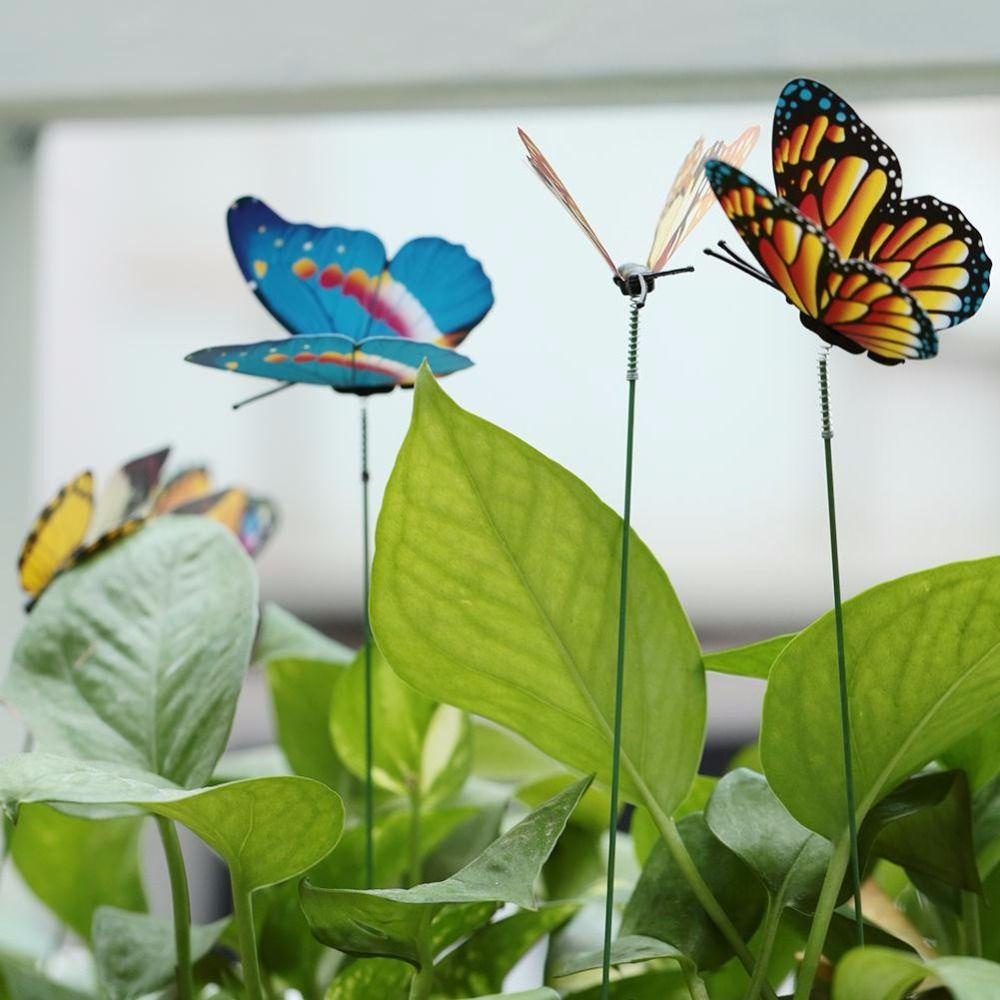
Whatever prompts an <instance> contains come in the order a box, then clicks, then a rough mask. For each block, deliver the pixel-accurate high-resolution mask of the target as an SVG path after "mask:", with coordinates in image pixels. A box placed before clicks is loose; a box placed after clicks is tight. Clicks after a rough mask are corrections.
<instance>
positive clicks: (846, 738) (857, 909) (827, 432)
mask: <svg viewBox="0 0 1000 1000" xmlns="http://www.w3.org/2000/svg"><path fill="white" fill-rule="evenodd" d="M829 355H830V345H829V344H825V345H824V346H823V347H822V348H820V352H819V406H820V419H821V427H822V437H823V454H824V457H825V460H826V505H827V511H828V513H829V517H830V566H831V569H832V571H833V614H834V621H835V623H836V633H837V681H838V685H839V691H840V735H841V739H842V741H843V753H844V788H845V791H846V805H847V829H848V833H849V835H850V839H851V887H852V889H853V891H854V924H855V931H856V935H857V941H858V944H859V945H863V944H864V943H865V924H864V917H863V916H862V913H861V865H860V863H859V859H858V826H857V822H858V821H857V816H856V814H855V807H854V768H853V766H852V764H851V709H850V705H849V704H848V701H847V664H846V662H845V659H844V612H843V608H842V607H841V604H840V558H839V556H838V554H837V508H836V505H835V503H834V494H833V430H832V428H831V426H830V386H829V379H828V378H827V362H828V361H829Z"/></svg>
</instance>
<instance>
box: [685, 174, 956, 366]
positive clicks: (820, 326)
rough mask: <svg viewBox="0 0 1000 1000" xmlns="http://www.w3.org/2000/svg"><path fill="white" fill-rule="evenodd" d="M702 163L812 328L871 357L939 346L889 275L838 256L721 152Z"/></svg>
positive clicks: (896, 357)
mask: <svg viewBox="0 0 1000 1000" xmlns="http://www.w3.org/2000/svg"><path fill="white" fill-rule="evenodd" d="M705 171H706V174H707V175H708V178H709V181H710V183H711V185H712V189H713V190H714V191H715V194H716V197H718V199H719V203H720V204H721V205H722V208H723V210H724V211H725V213H726V215H727V216H728V218H729V220H730V221H731V222H732V223H733V225H734V226H735V228H736V231H737V232H738V233H739V234H740V237H741V238H742V239H743V242H744V243H746V245H747V246H748V247H749V249H750V252H751V253H752V254H753V255H754V257H756V258H757V260H758V261H759V262H760V265H761V267H763V268H764V270H765V271H766V272H767V274H768V275H770V277H771V279H772V280H773V281H774V282H775V284H776V285H777V287H778V288H779V289H780V290H781V291H782V292H783V293H784V295H785V298H786V299H788V301H789V302H790V303H791V304H792V305H794V306H795V307H796V308H797V309H798V310H799V313H800V314H801V315H802V316H803V317H804V319H803V322H804V323H805V325H806V326H807V327H808V328H809V329H810V330H813V331H814V332H815V333H818V334H819V335H820V336H821V337H824V339H826V340H828V341H829V342H831V343H834V344H837V345H838V346H841V347H845V348H846V349H848V350H852V345H854V346H853V350H854V351H857V349H858V348H861V349H864V350H867V351H868V352H869V354H870V355H872V357H873V359H874V360H881V361H889V362H896V361H903V360H906V359H908V358H928V357H933V356H934V355H935V354H936V353H937V337H936V335H935V333H934V328H933V326H932V325H931V322H930V319H929V318H928V317H927V314H926V313H925V312H924V311H923V310H922V309H921V308H920V306H919V305H918V304H917V302H916V301H915V299H914V298H913V296H912V295H910V293H909V292H908V291H907V290H906V289H905V288H903V287H902V286H901V285H899V284H898V283H897V282H895V281H894V280H893V279H892V278H891V277H890V276H889V275H887V274H885V273H884V272H882V271H880V270H879V269H878V268H877V267H875V266H874V265H872V264H871V263H869V262H867V261H863V260H856V259H855V260H843V259H842V258H841V256H840V254H839V253H838V252H837V248H836V247H835V246H834V244H833V243H832V242H831V241H830V240H829V239H828V238H827V237H826V235H825V234H824V233H823V232H822V230H820V229H819V227H818V226H816V225H815V224H814V223H812V222H811V221H810V220H809V219H807V218H806V217H805V216H803V215H802V214H801V213H799V212H798V211H796V209H795V208H794V207H793V206H792V205H790V204H788V202H786V201H785V200H784V199H782V198H779V197H777V196H775V195H773V194H771V192H769V191H768V190H767V189H766V188H764V187H762V186H761V185H760V184H758V183H757V182H756V181H754V180H753V179H752V178H750V177H748V176H747V175H746V174H744V173H743V172H742V171H740V170H735V169H734V168H733V167H731V166H729V165H728V164H726V163H721V162H719V161H718V160H712V161H709V163H708V164H706V167H705Z"/></svg>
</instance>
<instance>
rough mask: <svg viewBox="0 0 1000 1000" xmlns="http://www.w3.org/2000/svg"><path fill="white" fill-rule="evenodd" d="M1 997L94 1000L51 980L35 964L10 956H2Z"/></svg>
mask: <svg viewBox="0 0 1000 1000" xmlns="http://www.w3.org/2000/svg"><path fill="white" fill-rule="evenodd" d="M4 990H6V992H4ZM0 997H3V1000H94V998H93V997H92V996H91V995H90V994H88V993H84V992H83V991H82V990H78V989H75V988H74V987H72V986H66V985H64V984H63V983H60V982H56V981H55V980H54V979H51V978H50V977H49V976H47V975H46V974H45V973H44V972H43V971H41V970H40V969H39V968H38V967H37V966H36V965H34V964H33V963H31V962H28V961H27V960H25V959H22V958H18V957H14V956H9V955H0Z"/></svg>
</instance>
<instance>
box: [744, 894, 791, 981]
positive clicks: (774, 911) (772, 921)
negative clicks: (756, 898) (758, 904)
mask: <svg viewBox="0 0 1000 1000" xmlns="http://www.w3.org/2000/svg"><path fill="white" fill-rule="evenodd" d="M783 911H784V906H783V904H782V900H781V899H780V898H779V897H777V896H774V897H770V898H769V899H768V901H767V911H766V912H765V914H764V933H763V934H762V935H761V941H760V948H759V949H758V950H757V958H756V961H755V962H754V967H753V975H752V976H751V977H750V985H749V986H748V987H747V992H746V998H745V1000H757V998H758V997H759V996H760V991H761V989H763V987H764V983H765V982H766V978H767V969H768V966H769V965H770V963H771V952H772V951H774V940H775V938H776V937H777V936H778V925H779V924H780V923H781V914H782V912H783Z"/></svg>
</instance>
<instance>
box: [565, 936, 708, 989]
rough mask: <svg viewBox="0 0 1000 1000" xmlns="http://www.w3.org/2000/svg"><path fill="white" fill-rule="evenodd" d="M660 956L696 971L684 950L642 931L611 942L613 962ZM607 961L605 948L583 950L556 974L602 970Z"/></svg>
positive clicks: (642, 959) (566, 974) (627, 963)
mask: <svg viewBox="0 0 1000 1000" xmlns="http://www.w3.org/2000/svg"><path fill="white" fill-rule="evenodd" d="M656 959H671V960H672V961H675V962H677V964H678V965H680V966H688V967H690V968H691V969H692V970H694V963H693V962H692V961H691V959H690V958H688V957H687V955H685V954H683V952H680V951H678V950H677V949H676V948H675V947H674V946H673V945H672V944H667V942H666V941H660V940H658V939H657V938H651V937H642V936H640V935H638V934H633V935H628V936H625V937H620V938H618V939H617V940H615V941H613V942H612V944H611V964H612V965H633V964H638V963H640V962H652V961H654V960H656ZM603 963H604V949H603V948H600V949H595V950H594V951H586V952H580V953H578V954H576V955H567V956H566V957H565V958H563V959H561V960H560V961H559V962H558V963H556V965H555V967H554V968H553V970H552V975H554V976H555V977H556V978H557V979H560V978H563V977H565V976H573V975H576V973H578V972H587V971H588V970H590V969H600V968H601V967H602V965H603Z"/></svg>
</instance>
